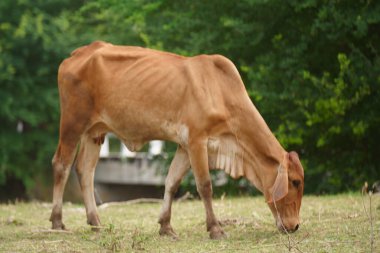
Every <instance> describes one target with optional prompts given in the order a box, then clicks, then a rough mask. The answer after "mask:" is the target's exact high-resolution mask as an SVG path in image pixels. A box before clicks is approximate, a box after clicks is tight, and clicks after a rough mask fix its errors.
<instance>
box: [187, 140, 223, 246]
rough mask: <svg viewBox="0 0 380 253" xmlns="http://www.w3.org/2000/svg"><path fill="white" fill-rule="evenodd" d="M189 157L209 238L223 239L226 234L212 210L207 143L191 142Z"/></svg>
mask: <svg viewBox="0 0 380 253" xmlns="http://www.w3.org/2000/svg"><path fill="white" fill-rule="evenodd" d="M189 157H190V163H191V167H192V169H193V172H194V177H195V181H196V184H197V190H198V193H199V195H200V196H201V198H202V200H203V204H204V206H205V209H206V224H207V231H209V232H210V238H211V239H221V238H225V237H226V234H225V233H224V231H223V230H222V228H221V227H220V225H219V222H218V220H217V219H216V216H215V214H214V210H213V208H212V183H211V178H210V172H209V165H208V154H207V142H206V141H204V140H199V141H193V142H192V143H191V144H190V145H189Z"/></svg>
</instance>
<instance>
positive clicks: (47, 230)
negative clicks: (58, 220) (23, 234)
mask: <svg viewBox="0 0 380 253" xmlns="http://www.w3.org/2000/svg"><path fill="white" fill-rule="evenodd" d="M32 233H36V234H39V233H53V234H55V233H56V234H72V233H73V232H72V231H69V230H55V229H41V230H33V231H32Z"/></svg>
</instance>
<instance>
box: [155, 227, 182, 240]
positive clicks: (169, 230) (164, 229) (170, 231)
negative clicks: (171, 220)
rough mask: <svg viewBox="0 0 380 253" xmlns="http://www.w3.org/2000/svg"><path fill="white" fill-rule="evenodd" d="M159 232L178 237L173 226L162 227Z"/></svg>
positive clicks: (174, 237) (173, 237)
mask: <svg viewBox="0 0 380 253" xmlns="http://www.w3.org/2000/svg"><path fill="white" fill-rule="evenodd" d="M159 234H160V235H161V236H169V237H171V238H172V239H174V240H177V239H178V235H177V234H176V233H175V232H174V230H173V228H172V227H171V226H167V227H161V228H160V232H159Z"/></svg>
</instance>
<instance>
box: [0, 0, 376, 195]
mask: <svg viewBox="0 0 380 253" xmlns="http://www.w3.org/2000/svg"><path fill="white" fill-rule="evenodd" d="M93 40H106V41H109V42H112V43H115V44H128V45H139V46H146V47H151V48H156V49H160V50H166V51H172V52H175V53H179V54H183V55H195V54H200V53H210V54H214V53H217V54H223V55H225V56H227V57H228V58H230V59H231V60H232V61H233V62H234V63H235V64H236V66H237V67H238V69H239V71H240V73H241V75H242V77H243V79H244V82H245V85H246V87H247V89H248V91H249V94H250V96H251V98H252V100H253V102H254V103H255V105H256V106H257V107H258V109H259V111H260V112H261V113H262V115H263V117H264V119H265V120H266V121H267V123H268V125H269V126H270V128H271V129H272V130H273V131H274V133H275V135H276V136H277V137H278V139H279V140H280V142H281V144H282V145H283V146H284V147H285V148H286V149H287V150H296V151H297V152H298V153H300V155H301V158H302V161H303V163H304V167H305V173H306V189H305V190H306V192H311V193H330V192H340V191H347V190H354V189H358V188H359V186H360V185H361V184H362V183H363V182H364V181H366V180H369V181H374V180H375V179H380V151H379V149H378V146H379V144H378V143H379V142H380V130H379V129H380V94H379V93H380V57H379V50H380V2H379V1H371V0H366V1H363V0H347V1H338V0H335V1H334V0H331V1H327V0H326V1H316V0H315V1H314V0H306V1H301V0H299V1H298V0H290V1H281V0H243V1H221V0H218V1H216V0H210V1H188V0H184V1H174V0H157V1H147V0H142V1H138V0H134V1H122V0H107V1H106V0H94V1H74V0H64V1H63V0H49V1H42V0H39V1H32V0H22V1H21V0H19V1H14V0H3V1H1V3H0V84H1V89H0V122H1V125H0V131H1V135H0V184H1V185H6V184H9V183H10V182H12V181H13V180H18V181H19V182H21V183H22V184H23V185H24V186H25V187H26V188H27V189H30V188H31V187H33V185H34V184H35V178H36V177H37V176H40V175H44V174H48V173H47V172H48V171H50V170H51V168H50V160H51V157H52V155H53V153H54V148H55V145H56V143H57V139H58V138H57V136H58V125H59V124H58V121H59V103H58V92H57V85H56V73H57V68H58V65H59V63H60V61H62V60H63V59H64V58H65V57H67V56H68V55H69V53H70V52H71V50H73V49H75V48H77V47H79V46H81V45H83V44H86V43H89V42H91V41H93ZM21 130H22V131H21ZM239 183H241V182H237V183H235V184H239ZM233 184H234V183H232V182H229V185H233Z"/></svg>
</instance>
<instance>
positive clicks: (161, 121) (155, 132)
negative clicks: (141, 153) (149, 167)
mask: <svg viewBox="0 0 380 253" xmlns="http://www.w3.org/2000/svg"><path fill="white" fill-rule="evenodd" d="M130 119H134V120H130ZM100 121H101V122H102V124H104V125H106V126H107V127H106V128H102V130H101V131H104V129H107V132H113V133H114V134H115V135H116V136H118V138H119V139H120V140H121V141H122V142H123V143H124V144H125V145H126V146H127V147H128V149H129V150H131V151H138V150H140V149H141V148H142V147H143V146H144V144H145V143H146V142H148V141H151V140H166V141H172V142H175V143H178V144H180V145H182V146H187V144H188V136H189V130H188V127H187V126H186V125H185V124H183V123H177V122H173V121H171V120H169V119H167V118H166V117H165V116H163V115H151V114H150V113H149V112H148V113H140V114H139V113H134V112H125V113H123V114H121V115H120V114H116V116H115V115H113V114H111V115H110V114H107V113H102V115H101V119H100ZM97 135H99V134H97Z"/></svg>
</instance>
